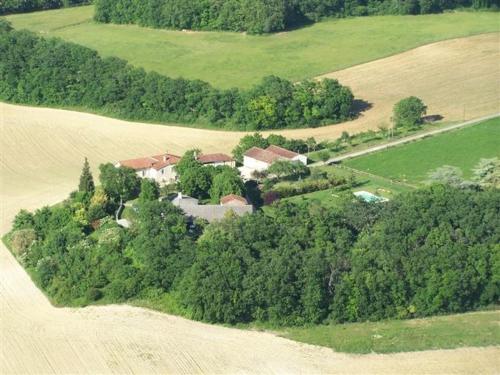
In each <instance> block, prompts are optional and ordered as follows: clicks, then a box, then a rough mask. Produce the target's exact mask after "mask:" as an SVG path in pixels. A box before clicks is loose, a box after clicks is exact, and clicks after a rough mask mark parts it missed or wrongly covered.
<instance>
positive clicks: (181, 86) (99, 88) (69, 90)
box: [0, 20, 353, 130]
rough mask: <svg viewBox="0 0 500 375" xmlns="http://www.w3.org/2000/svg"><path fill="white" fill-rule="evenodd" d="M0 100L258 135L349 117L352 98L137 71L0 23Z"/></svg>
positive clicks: (326, 83)
mask: <svg viewBox="0 0 500 375" xmlns="http://www.w3.org/2000/svg"><path fill="white" fill-rule="evenodd" d="M0 56H2V59H1V62H0V100H6V101H11V102H16V103H25V104H35V105H49V106H62V107H72V108H74V107H76V108H82V109H85V110H90V111H94V112H99V113H104V114H107V115H111V116H116V117H120V118H125V119H131V120H142V121H158V122H172V121H177V122H183V123H199V124H210V125H211V126H213V127H218V128H226V129H238V130H258V129H278V128H296V127H306V126H318V125H322V124H328V123H335V122H340V121H345V120H347V119H349V118H350V117H351V107H352V102H353V94H352V92H351V90H350V89H349V88H348V87H345V86H342V85H341V84H340V83H339V82H338V81H336V80H331V79H325V80H322V81H304V82H300V83H296V84H294V83H292V82H290V81H288V80H285V79H282V78H279V77H275V76H270V77H265V78H264V79H263V80H262V82H261V83H260V84H257V85H255V86H254V87H253V88H251V89H249V90H239V89H236V88H234V89H230V90H221V89H217V88H214V87H212V86H211V85H210V84H208V83H206V82H203V81H200V80H186V79H183V78H178V79H173V78H169V77H166V76H162V75H160V74H158V73H155V72H145V71H144V70H143V69H142V68H135V67H132V66H130V65H128V64H127V62H126V61H124V60H120V59H118V58H114V57H108V58H101V57H100V56H99V55H98V54H97V52H96V51H94V50H91V49H89V48H86V47H83V46H79V45H76V44H73V43H68V42H64V41H62V40H59V39H45V38H42V37H39V36H37V35H35V34H34V33H31V32H29V31H16V30H13V29H12V28H11V27H10V25H9V24H8V23H7V22H6V21H2V20H0Z"/></svg>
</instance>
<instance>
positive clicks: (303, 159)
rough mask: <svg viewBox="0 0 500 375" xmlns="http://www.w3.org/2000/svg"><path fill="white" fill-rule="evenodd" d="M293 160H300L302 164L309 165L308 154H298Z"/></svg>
mask: <svg viewBox="0 0 500 375" xmlns="http://www.w3.org/2000/svg"><path fill="white" fill-rule="evenodd" d="M292 160H293V161H300V162H301V163H302V164H304V165H307V156H305V155H297V156H296V157H294V158H293V159H292Z"/></svg>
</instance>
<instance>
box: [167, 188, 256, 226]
mask: <svg viewBox="0 0 500 375" xmlns="http://www.w3.org/2000/svg"><path fill="white" fill-rule="evenodd" d="M172 204H173V205H174V206H177V207H179V208H180V209H181V210H182V211H184V213H185V215H186V216H188V217H189V218H191V219H194V218H200V219H205V220H207V221H208V222H209V223H211V222H214V221H216V220H221V219H223V218H224V217H226V215H227V214H228V213H229V212H232V213H234V214H235V215H237V216H243V215H244V214H250V213H252V212H253V206H252V205H251V204H248V202H247V200H246V199H245V198H243V197H240V196H237V195H228V196H226V197H222V198H221V204H220V205H217V204H207V205H201V204H200V203H199V201H198V199H195V198H191V197H188V196H185V195H182V193H179V194H178V195H177V197H175V198H174V199H173V200H172Z"/></svg>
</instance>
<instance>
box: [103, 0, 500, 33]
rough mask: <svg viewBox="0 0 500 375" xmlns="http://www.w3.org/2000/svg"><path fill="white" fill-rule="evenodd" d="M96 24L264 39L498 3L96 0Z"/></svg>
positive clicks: (463, 0) (466, 0)
mask: <svg viewBox="0 0 500 375" xmlns="http://www.w3.org/2000/svg"><path fill="white" fill-rule="evenodd" d="M95 4H96V10H95V19H96V20H97V21H99V22H112V23H121V24H129V23H135V24H139V25H142V26H148V27H155V28H173V29H193V30H228V31H246V32H248V33H251V34H262V33H270V32H276V31H282V30H286V29H290V28H292V27H295V26H299V25H303V24H307V23H311V22H316V21H318V20H320V19H321V18H324V17H331V16H336V17H345V16H368V15H381V14H426V13H439V12H442V11H445V10H449V9H454V8H460V7H473V8H476V9H478V8H498V7H499V6H500V1H499V0H369V1H367V0H96V1H95Z"/></svg>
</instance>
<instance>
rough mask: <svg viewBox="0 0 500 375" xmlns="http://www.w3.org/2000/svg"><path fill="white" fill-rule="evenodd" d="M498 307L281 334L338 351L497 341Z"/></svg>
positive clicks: (499, 332) (413, 348)
mask: <svg viewBox="0 0 500 375" xmlns="http://www.w3.org/2000/svg"><path fill="white" fill-rule="evenodd" d="M499 324H500V310H496V311H483V312H475V313H467V314H460V315H449V316H437V317H432V318H426V319H413V320H391V321H382V322H376V323H372V322H367V323H352V324H331V325H320V326H314V327H305V328H291V329H288V330H287V331H286V332H285V333H282V336H283V337H287V338H290V339H292V340H296V341H300V342H304V343H308V344H314V345H322V346H327V347H329V348H332V349H333V350H335V351H338V352H348V353H371V352H375V353H394V352H403V351H416V350H429V349H451V348H458V347H462V346H488V345H500V328H499Z"/></svg>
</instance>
